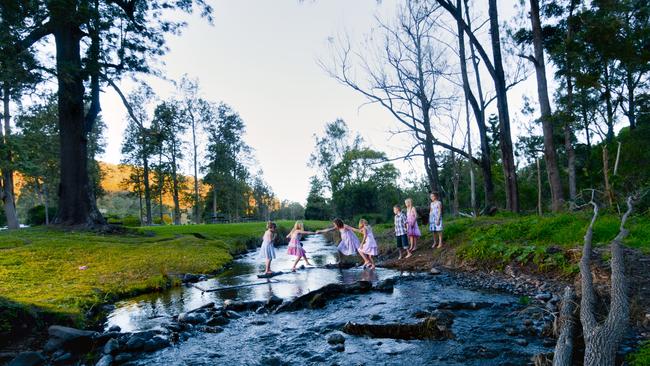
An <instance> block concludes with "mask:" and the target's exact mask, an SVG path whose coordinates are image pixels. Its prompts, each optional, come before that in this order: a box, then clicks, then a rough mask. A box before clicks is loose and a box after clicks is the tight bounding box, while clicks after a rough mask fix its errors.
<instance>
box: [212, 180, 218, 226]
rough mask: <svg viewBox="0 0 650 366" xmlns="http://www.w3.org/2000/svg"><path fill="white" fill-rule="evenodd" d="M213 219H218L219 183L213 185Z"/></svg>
mask: <svg viewBox="0 0 650 366" xmlns="http://www.w3.org/2000/svg"><path fill="white" fill-rule="evenodd" d="M212 219H213V220H215V221H216V220H217V185H216V184H215V185H213V186H212Z"/></svg>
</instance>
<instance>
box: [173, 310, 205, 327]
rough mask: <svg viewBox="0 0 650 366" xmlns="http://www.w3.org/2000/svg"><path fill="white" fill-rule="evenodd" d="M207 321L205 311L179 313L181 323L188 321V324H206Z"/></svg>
mask: <svg viewBox="0 0 650 366" xmlns="http://www.w3.org/2000/svg"><path fill="white" fill-rule="evenodd" d="M206 321H207V318H206V316H205V315H204V314H203V313H199V312H195V313H180V314H178V322H179V323H188V324H195V325H196V324H205V322H206Z"/></svg>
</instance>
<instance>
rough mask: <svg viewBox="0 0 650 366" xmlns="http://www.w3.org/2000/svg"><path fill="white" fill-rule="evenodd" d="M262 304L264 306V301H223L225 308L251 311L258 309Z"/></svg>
mask: <svg viewBox="0 0 650 366" xmlns="http://www.w3.org/2000/svg"><path fill="white" fill-rule="evenodd" d="M260 306H264V302H262V301H234V300H230V299H228V300H226V301H224V302H223V308H224V310H233V311H251V310H256V309H258V308H259V307H260Z"/></svg>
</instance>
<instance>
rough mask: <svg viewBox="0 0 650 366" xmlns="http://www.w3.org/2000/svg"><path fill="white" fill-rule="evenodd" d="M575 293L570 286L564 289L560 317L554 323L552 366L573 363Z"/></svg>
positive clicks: (566, 365) (565, 365)
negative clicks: (555, 335) (554, 342)
mask: <svg viewBox="0 0 650 366" xmlns="http://www.w3.org/2000/svg"><path fill="white" fill-rule="evenodd" d="M575 301H576V299H575V291H574V290H573V288H572V287H571V286H567V287H566V289H564V295H562V304H561V308H560V316H559V317H558V318H557V319H556V321H555V326H554V328H555V331H556V332H555V333H556V334H557V336H558V338H557V343H556V344H555V354H554V356H553V366H571V364H572V361H573V337H574V333H575V328H576V321H575V314H574V313H575V310H576V303H575Z"/></svg>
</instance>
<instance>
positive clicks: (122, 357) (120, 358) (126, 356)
mask: <svg viewBox="0 0 650 366" xmlns="http://www.w3.org/2000/svg"><path fill="white" fill-rule="evenodd" d="M134 358H135V355H133V354H132V353H120V354H119V355H117V356H115V358H114V359H113V360H114V361H115V363H118V364H121V363H125V362H129V361H131V360H132V359H134Z"/></svg>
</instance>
